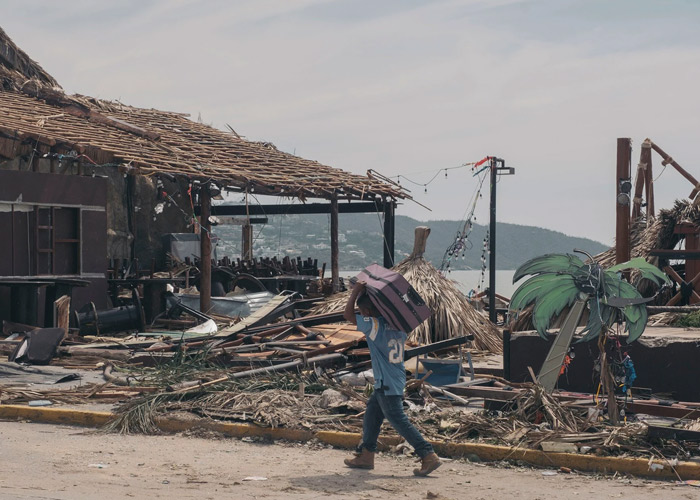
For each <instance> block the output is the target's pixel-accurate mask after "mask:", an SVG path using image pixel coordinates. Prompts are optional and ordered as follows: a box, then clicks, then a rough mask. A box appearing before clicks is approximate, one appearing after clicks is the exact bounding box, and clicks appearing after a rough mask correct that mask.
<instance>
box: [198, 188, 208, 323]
mask: <svg viewBox="0 0 700 500" xmlns="http://www.w3.org/2000/svg"><path fill="white" fill-rule="evenodd" d="M199 207H200V212H199V213H200V214H201V226H202V228H201V229H202V230H201V231H200V232H199V241H200V247H199V248H200V257H201V261H200V266H199V272H200V275H199V310H200V311H201V312H203V313H206V312H207V311H209V309H210V308H211V224H210V223H209V215H210V214H211V193H210V192H209V183H207V184H204V185H202V188H201V189H200V190H199Z"/></svg>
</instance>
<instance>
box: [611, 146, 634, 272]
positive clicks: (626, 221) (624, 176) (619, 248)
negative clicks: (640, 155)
mask: <svg viewBox="0 0 700 500" xmlns="http://www.w3.org/2000/svg"><path fill="white" fill-rule="evenodd" d="M631 159H632V139H629V138H627V137H625V138H619V139H617V175H616V182H615V184H616V186H615V190H616V193H617V196H616V200H615V205H616V207H617V218H616V225H615V262H616V263H617V264H621V263H622V262H627V261H628V260H630V201H631V200H630V199H629V190H628V191H627V197H626V199H625V196H624V191H622V189H621V187H622V183H623V181H629V179H630V161H631ZM630 187H631V186H630Z"/></svg>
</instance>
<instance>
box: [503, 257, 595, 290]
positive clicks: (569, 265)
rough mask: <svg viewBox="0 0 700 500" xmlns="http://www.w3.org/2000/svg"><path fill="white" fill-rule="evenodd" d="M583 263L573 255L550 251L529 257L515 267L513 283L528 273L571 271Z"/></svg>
mask: <svg viewBox="0 0 700 500" xmlns="http://www.w3.org/2000/svg"><path fill="white" fill-rule="evenodd" d="M582 265H583V262H582V261H581V259H579V258H578V257H576V256H575V255H570V254H557V253H550V254H547V255H541V256H539V257H535V258H534V259H530V260H528V261H527V262H525V263H524V264H522V265H521V266H520V267H518V269H516V271H515V274H514V275H513V283H515V282H516V281H518V280H519V279H521V278H522V277H524V276H527V275H528V274H541V273H573V272H574V271H576V270H577V269H578V268H580V267H581V266H582Z"/></svg>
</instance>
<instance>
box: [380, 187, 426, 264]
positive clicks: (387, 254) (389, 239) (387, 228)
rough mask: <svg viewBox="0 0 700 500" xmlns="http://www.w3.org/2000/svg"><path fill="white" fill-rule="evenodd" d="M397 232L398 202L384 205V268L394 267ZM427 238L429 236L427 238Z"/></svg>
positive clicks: (390, 201) (389, 202)
mask: <svg viewBox="0 0 700 500" xmlns="http://www.w3.org/2000/svg"><path fill="white" fill-rule="evenodd" d="M395 230H396V202H395V201H393V200H389V201H387V202H386V203H384V267H386V268H387V269H391V268H392V267H394V238H395ZM426 238H427V236H426Z"/></svg>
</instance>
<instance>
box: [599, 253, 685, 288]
mask: <svg viewBox="0 0 700 500" xmlns="http://www.w3.org/2000/svg"><path fill="white" fill-rule="evenodd" d="M627 270H636V271H638V272H639V274H640V276H641V277H642V278H645V279H648V280H650V281H652V282H653V283H655V284H656V285H658V286H663V285H668V284H670V283H671V281H670V280H669V279H668V276H666V273H664V272H663V271H661V269H659V268H658V267H656V266H655V265H653V264H649V263H648V262H647V261H646V259H644V258H643V257H637V258H634V259H632V260H629V261H627V262H623V263H622V264H617V265H615V266H612V267H610V268H608V269H607V271H608V272H613V273H616V272H619V271H627Z"/></svg>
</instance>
